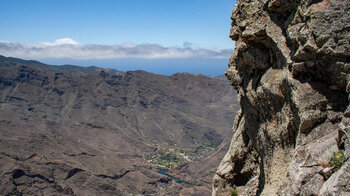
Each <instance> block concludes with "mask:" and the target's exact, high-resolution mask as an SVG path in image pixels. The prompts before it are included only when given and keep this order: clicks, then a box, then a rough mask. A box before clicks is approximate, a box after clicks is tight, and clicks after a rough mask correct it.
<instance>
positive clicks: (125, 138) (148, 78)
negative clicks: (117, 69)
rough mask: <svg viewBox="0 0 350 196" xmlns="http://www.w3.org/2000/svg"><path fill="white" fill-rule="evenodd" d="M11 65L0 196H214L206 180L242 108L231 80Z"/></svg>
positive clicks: (2, 103) (6, 74)
mask: <svg viewBox="0 0 350 196" xmlns="http://www.w3.org/2000/svg"><path fill="white" fill-rule="evenodd" d="M11 60H12V59H11V58H10V59H6V61H5V63H3V61H1V62H0V111H1V112H0V124H1V126H0V140H1V143H0V146H1V148H0V149H1V150H0V157H1V159H0V171H1V172H0V173H1V176H2V179H1V184H2V186H0V193H1V194H5V195H6V194H39V193H41V192H42V193H43V194H63V193H64V194H76V195H96V194H100V195H110V194H115V195H124V194H134V195H137V194H159V195H169V194H175V193H178V194H179V193H184V191H186V190H188V189H191V190H193V191H194V192H196V193H198V194H202V195H203V194H204V195H210V183H211V179H212V176H213V175H214V173H213V172H211V173H208V174H206V175H205V173H207V172H209V171H212V170H215V165H216V164H218V160H219V159H220V158H219V157H222V156H223V155H224V152H225V151H226V149H227V148H228V145H229V138H230V137H231V134H232V132H231V130H230V127H231V118H232V117H233V116H234V115H235V114H234V111H235V110H237V105H235V102H234V96H235V95H234V93H233V91H232V89H231V88H230V85H229V84H228V83H227V82H225V81H221V80H217V79H215V78H211V77H206V76H203V75H191V74H174V75H172V76H163V75H156V74H152V73H148V72H144V71H130V72H124V73H121V74H119V73H118V74H114V72H111V73H107V72H106V71H105V70H101V71H99V72H98V73H96V72H94V73H96V74H90V75H89V74H87V73H86V72H85V71H84V70H80V69H79V71H77V72H74V73H75V74H71V73H61V72H57V71H56V70H57V69H58V68H60V67H54V68H52V67H50V66H49V65H45V64H44V66H42V65H36V63H37V62H35V61H30V63H29V65H28V64H27V65H26V64H23V63H21V62H18V61H16V60H15V62H11ZM25 62H27V61H25ZM83 69H85V68H83ZM89 73H91V72H89ZM222 91H225V92H226V94H222V93H219V92H222ZM230 116H231V117H230ZM207 156H210V157H214V158H212V159H210V160H208V159H206V158H205V157H207ZM187 159H188V160H190V161H188V160H187ZM198 165H201V167H198ZM159 167H160V168H164V169H170V171H169V173H171V174H172V175H173V176H175V177H176V178H178V179H179V180H183V181H184V182H183V183H182V184H177V183H176V182H174V181H173V179H172V178H169V177H167V176H164V175H161V174H159V173H158V169H159ZM185 168H187V169H185ZM206 170H208V171H206ZM184 171H185V172H184ZM203 172H205V173H203ZM131 182H134V183H131Z"/></svg>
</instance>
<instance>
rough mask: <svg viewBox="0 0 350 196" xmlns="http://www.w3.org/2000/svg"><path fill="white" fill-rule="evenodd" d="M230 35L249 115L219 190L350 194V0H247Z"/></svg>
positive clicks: (216, 185) (242, 116)
mask: <svg viewBox="0 0 350 196" xmlns="http://www.w3.org/2000/svg"><path fill="white" fill-rule="evenodd" d="M230 37H231V38H232V39H233V40H234V41H236V49H235V52H234V54H233V55H232V57H231V59H230V61H229V68H228V70H227V71H226V76H227V78H228V79H229V80H230V82H231V85H232V86H233V87H234V88H235V89H236V90H237V92H238V100H239V102H240V104H241V111H240V112H239V113H238V114H237V116H236V119H235V123H234V127H233V129H234V136H233V138H232V141H231V146H230V149H229V151H228V152H227V154H226V156H225V157H224V159H223V160H222V162H221V163H220V165H219V168H218V169H217V172H216V175H215V177H214V181H213V195H230V194H231V191H237V193H238V195H346V194H350V186H349V184H350V183H349V182H350V177H349V176H350V169H349V168H350V162H349V160H348V158H349V155H350V148H349V136H350V118H349V117H350V106H349V92H350V41H349V40H350V39H349V38H350V1H348V0H344V1H340V0H323V1H320V0H299V1H290V0H259V1H251V0H238V1H237V5H236V7H235V8H234V10H233V14H232V28H231V32H230ZM340 152H343V155H342V154H341V153H340ZM335 153H338V155H339V156H345V157H344V160H345V161H343V162H342V164H341V167H340V168H337V167H336V166H335V165H333V164H332V162H331V159H332V158H334V157H335V156H336V155H335ZM339 153H340V154H339Z"/></svg>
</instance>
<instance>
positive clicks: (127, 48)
mask: <svg viewBox="0 0 350 196" xmlns="http://www.w3.org/2000/svg"><path fill="white" fill-rule="evenodd" d="M232 53H233V49H217V48H216V49H210V48H192V47H191V43H186V44H184V46H183V47H165V46H161V45H158V44H134V43H123V44H121V45H84V44H80V43H79V42H77V41H75V40H73V39H71V38H63V39H58V40H56V41H54V42H41V43H21V42H9V41H0V54H1V55H4V56H12V57H18V58H31V59H50V58H70V59H77V60H86V59H113V58H149V59H158V58H229V57H230V56H231V54H232Z"/></svg>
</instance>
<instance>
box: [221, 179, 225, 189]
mask: <svg viewBox="0 0 350 196" xmlns="http://www.w3.org/2000/svg"><path fill="white" fill-rule="evenodd" d="M221 184H222V188H223V189H225V188H226V180H225V179H224V178H223V179H222V182H221Z"/></svg>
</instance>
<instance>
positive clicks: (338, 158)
mask: <svg viewBox="0 0 350 196" xmlns="http://www.w3.org/2000/svg"><path fill="white" fill-rule="evenodd" d="M345 161H346V158H345V156H344V150H340V151H339V152H335V153H334V154H333V157H332V159H331V160H330V161H329V165H331V166H333V167H335V169H336V170H338V169H340V168H341V166H342V165H343V164H344V163H345Z"/></svg>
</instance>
